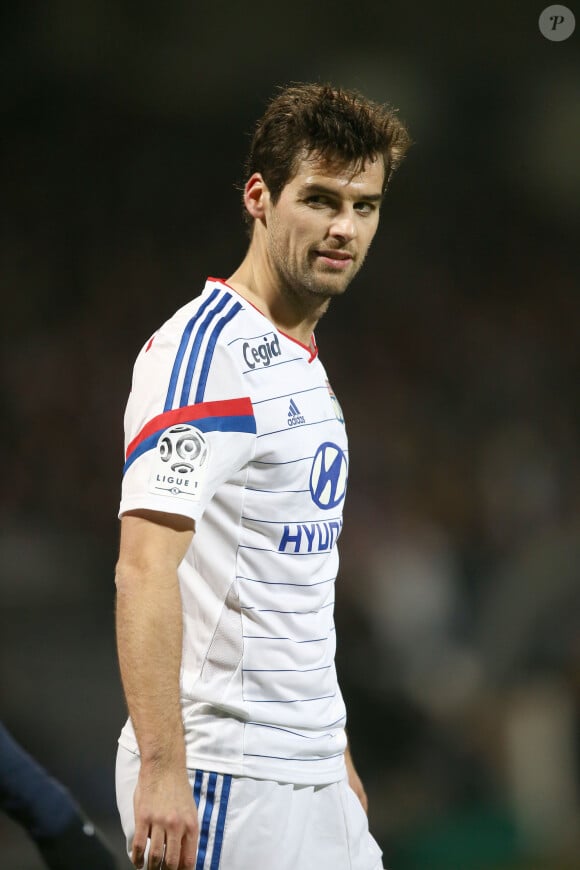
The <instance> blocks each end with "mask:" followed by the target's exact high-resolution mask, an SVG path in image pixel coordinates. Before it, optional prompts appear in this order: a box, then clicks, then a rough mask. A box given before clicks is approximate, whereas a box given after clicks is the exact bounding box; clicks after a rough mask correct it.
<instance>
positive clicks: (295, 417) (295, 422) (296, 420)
mask: <svg viewBox="0 0 580 870" xmlns="http://www.w3.org/2000/svg"><path fill="white" fill-rule="evenodd" d="M301 423H306V420H305V419H304V417H303V416H302V414H301V413H300V410H299V408H298V405H297V404H296V402H295V401H294V399H290V405H289V408H288V425H289V426H300V424H301Z"/></svg>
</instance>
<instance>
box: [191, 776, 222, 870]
mask: <svg viewBox="0 0 580 870" xmlns="http://www.w3.org/2000/svg"><path fill="white" fill-rule="evenodd" d="M217 778H218V775H217V773H210V775H209V779H208V781H207V795H206V798H205V810H204V811H203V822H202V823H201V831H200V834H199V846H198V847H197V862H196V865H195V870H203V865H204V864H205V856H206V852H207V843H208V840H209V826H210V823H211V815H212V813H213V807H214V801H215V787H216V783H217Z"/></svg>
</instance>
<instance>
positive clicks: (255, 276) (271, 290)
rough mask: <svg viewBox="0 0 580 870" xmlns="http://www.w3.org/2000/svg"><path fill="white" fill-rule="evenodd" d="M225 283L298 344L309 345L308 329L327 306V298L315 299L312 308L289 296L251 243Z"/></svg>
mask: <svg viewBox="0 0 580 870" xmlns="http://www.w3.org/2000/svg"><path fill="white" fill-rule="evenodd" d="M227 283H228V284H229V285H230V287H232V288H233V289H234V290H236V291H237V292H238V293H239V294H240V296H243V297H244V299H247V300H248V302H251V304H252V305H254V306H255V307H256V308H257V309H258V310H259V311H261V312H262V314H263V315H264V316H265V317H267V318H268V320H270V321H271V322H272V323H273V324H274V325H275V326H276V327H277V328H278V329H280V330H281V331H282V332H285V333H286V334H287V335H290V336H291V337H292V338H295V339H296V340H297V341H299V342H300V343H301V344H304V345H306V346H307V347H310V346H311V345H312V333H313V332H314V329H315V327H316V324H317V323H318V321H319V320H320V318H321V317H322V315H323V314H324V312H325V311H326V309H327V308H328V300H324V301H323V302H318V301H317V304H316V308H310V307H308V306H307V304H306V303H304V304H301V301H298V300H295V299H292V300H291V299H290V297H289V296H288V294H285V293H284V291H283V289H282V288H281V287H280V279H279V278H278V276H277V275H275V274H274V273H273V272H272V270H271V269H269V268H268V267H267V264H266V263H264V262H263V261H262V258H259V257H257V256H256V252H255V250H253V246H252V245H250V248H249V250H248V253H247V254H246V256H245V258H244V259H243V261H242V262H241V264H240V266H239V267H238V268H237V269H236V271H235V272H234V273H233V274H232V275H231V276H230V277H229V278H228V279H227Z"/></svg>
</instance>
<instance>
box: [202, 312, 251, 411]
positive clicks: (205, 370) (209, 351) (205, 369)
mask: <svg viewBox="0 0 580 870" xmlns="http://www.w3.org/2000/svg"><path fill="white" fill-rule="evenodd" d="M241 307H242V303H241V302H236V304H235V305H234V306H233V307H232V308H231V309H230V310H229V311H228V313H227V314H224V316H223V317H221V318H220V320H218V322H217V325H216V326H215V328H214V330H213V332H212V334H211V335H210V337H209V341H208V343H207V347H206V349H205V356H204V358H203V363H202V365H201V373H200V376H199V381H198V385H197V392H196V394H195V404H196V405H197V404H198V402H203V396H204V393H205V386H206V384H207V377H208V375H209V367H210V365H211V360H212V357H213V352H214V348H215V346H216V342H217V340H218V337H219V335H220V332H221V331H222V329H223V328H224V326H225V325H226V323H229V322H230V320H231V319H232V318H233V317H235V316H236V314H237V313H238V311H239V310H240V308H241Z"/></svg>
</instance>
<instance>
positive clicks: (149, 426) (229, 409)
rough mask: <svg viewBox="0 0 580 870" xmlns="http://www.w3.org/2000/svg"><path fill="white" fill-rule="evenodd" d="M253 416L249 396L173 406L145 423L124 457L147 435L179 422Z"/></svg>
mask: <svg viewBox="0 0 580 870" xmlns="http://www.w3.org/2000/svg"><path fill="white" fill-rule="evenodd" d="M244 416H248V417H253V416H254V410H253V408H252V402H251V399H250V397H249V396H242V397H241V398H239V399H223V400H222V401H219V402H199V403H198V404H197V405H185V406H184V407H183V408H174V409H173V410H172V411H164V413H163V414H158V415H157V417H153V419H152V420H149V422H148V423H145V425H144V426H143V428H142V429H141V431H140V432H139V434H138V435H137V436H136V437H135V438H133V440H132V441H131V443H130V444H129V446H128V447H127V452H126V457H128V456H129V454H130V453H132V452H133V450H134V449H135V448H136V447H137V446H138V445H139V444H140V443H141V441H143V440H144V439H145V438H147V437H148V436H149V435H153V434H154V433H155V432H159V431H160V430H161V429H167V428H168V427H169V426H176V425H178V424H179V423H191V421H192V420H201V419H202V418H203V419H204V418H206V417H244Z"/></svg>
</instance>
